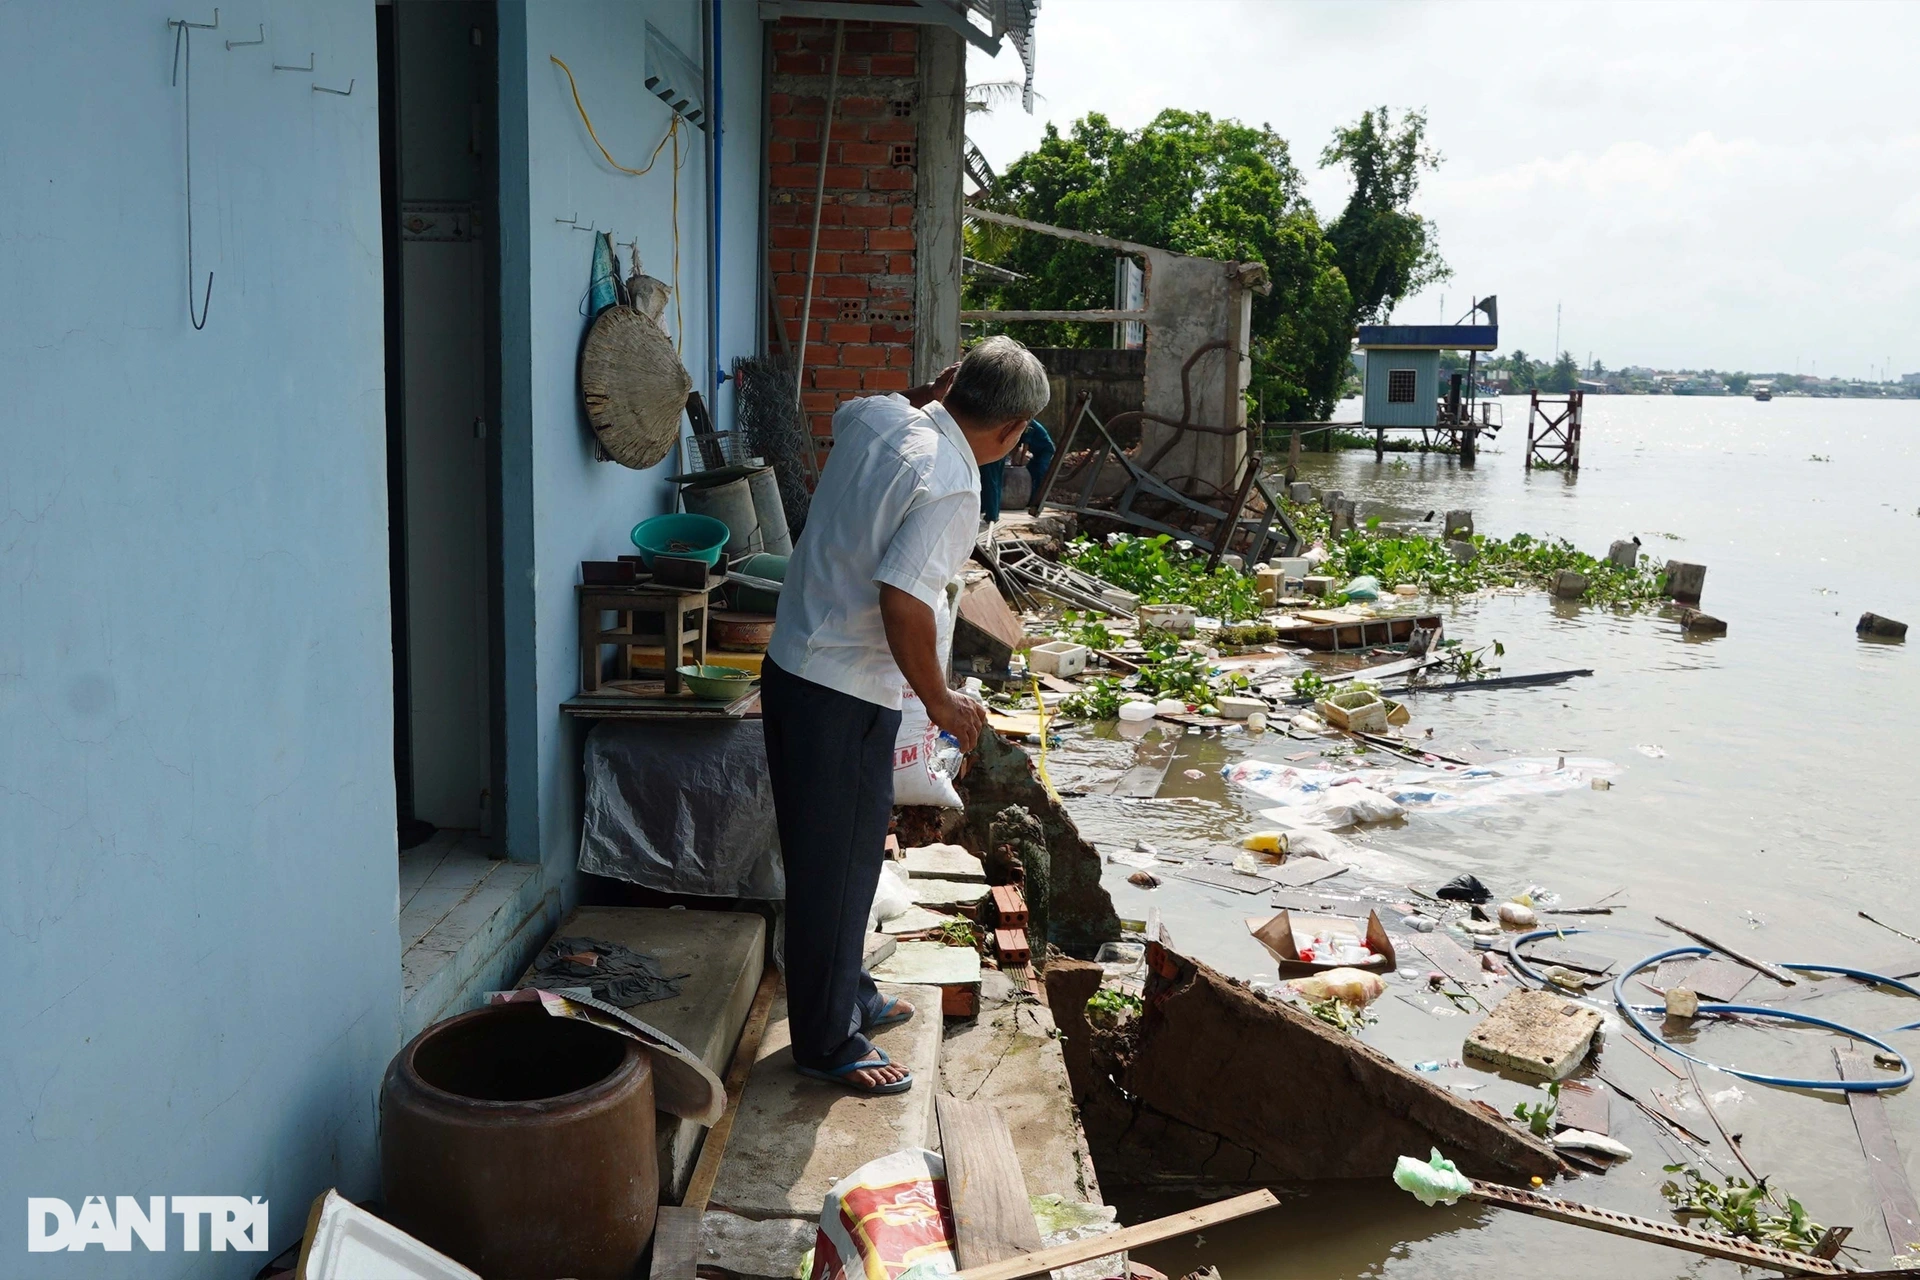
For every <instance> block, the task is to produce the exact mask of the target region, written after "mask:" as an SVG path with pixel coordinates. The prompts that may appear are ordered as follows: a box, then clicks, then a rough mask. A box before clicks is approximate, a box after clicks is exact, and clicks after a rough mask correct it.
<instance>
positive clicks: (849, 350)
mask: <svg viewBox="0 0 1920 1280" xmlns="http://www.w3.org/2000/svg"><path fill="white" fill-rule="evenodd" d="M886 362H887V352H886V348H884V347H875V346H863V345H860V344H858V343H854V344H850V345H848V346H844V347H841V348H840V363H841V364H852V365H866V366H869V367H872V366H877V365H883V364H885V363H886Z"/></svg>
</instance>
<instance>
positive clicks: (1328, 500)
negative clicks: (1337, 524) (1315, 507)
mask: <svg viewBox="0 0 1920 1280" xmlns="http://www.w3.org/2000/svg"><path fill="white" fill-rule="evenodd" d="M1346 496H1347V495H1346V494H1345V493H1343V492H1342V491H1341V490H1339V489H1329V490H1327V491H1326V492H1325V493H1323V494H1321V495H1320V509H1321V510H1322V511H1325V512H1327V513H1328V514H1329V515H1331V514H1332V513H1333V509H1334V507H1335V506H1336V505H1337V504H1338V503H1340V502H1341V501H1342V500H1343V499H1345V497H1346Z"/></svg>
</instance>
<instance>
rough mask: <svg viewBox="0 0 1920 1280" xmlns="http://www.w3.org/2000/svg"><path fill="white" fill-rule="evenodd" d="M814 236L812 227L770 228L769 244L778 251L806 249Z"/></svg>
mask: <svg viewBox="0 0 1920 1280" xmlns="http://www.w3.org/2000/svg"><path fill="white" fill-rule="evenodd" d="M812 234H813V231H812V228H810V227H768V228H767V243H769V244H771V245H772V246H773V247H774V248H776V249H804V248H806V247H807V237H808V236H810V235H812Z"/></svg>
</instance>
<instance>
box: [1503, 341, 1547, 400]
mask: <svg viewBox="0 0 1920 1280" xmlns="http://www.w3.org/2000/svg"><path fill="white" fill-rule="evenodd" d="M1506 363H1507V372H1509V373H1510V374H1512V375H1513V376H1512V378H1511V379H1510V380H1509V382H1508V389H1509V390H1512V391H1532V390H1533V389H1534V388H1535V387H1537V386H1539V385H1540V384H1539V381H1538V375H1537V374H1536V373H1535V372H1534V368H1533V361H1532V360H1530V359H1528V358H1527V353H1526V352H1524V351H1522V350H1520V349H1519V348H1517V347H1516V348H1515V349H1514V352H1513V354H1512V355H1510V356H1508V357H1507V362H1506Z"/></svg>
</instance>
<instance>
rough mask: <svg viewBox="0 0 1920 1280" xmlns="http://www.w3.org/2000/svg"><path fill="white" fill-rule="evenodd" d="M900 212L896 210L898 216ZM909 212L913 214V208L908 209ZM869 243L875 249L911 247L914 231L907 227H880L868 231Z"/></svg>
mask: <svg viewBox="0 0 1920 1280" xmlns="http://www.w3.org/2000/svg"><path fill="white" fill-rule="evenodd" d="M898 213H899V211H898V210H895V216H896V217H897V216H898ZM907 213H908V215H909V216H911V215H912V213H913V210H912V209H908V210H907ZM867 244H868V245H869V246H870V247H872V248H875V249H911V248H913V232H912V231H911V230H910V229H908V228H906V227H879V228H876V229H875V230H872V231H869V232H867Z"/></svg>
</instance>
